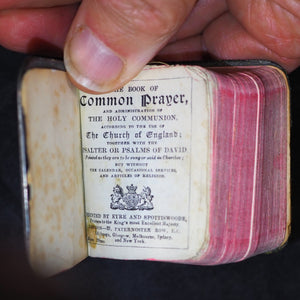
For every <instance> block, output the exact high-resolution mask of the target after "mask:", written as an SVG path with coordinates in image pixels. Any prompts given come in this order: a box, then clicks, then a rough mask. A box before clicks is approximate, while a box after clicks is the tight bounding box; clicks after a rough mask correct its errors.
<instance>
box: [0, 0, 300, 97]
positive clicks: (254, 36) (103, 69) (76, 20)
mask: <svg viewBox="0 0 300 300" xmlns="http://www.w3.org/2000/svg"><path fill="white" fill-rule="evenodd" d="M78 2H79V1H78V0H44V1H41V0H2V1H1V3H0V44H2V45H3V46H5V47H7V48H10V49H12V50H16V51H22V52H31V53H39V54H40V53H42V54H43V53H45V52H46V53H47V54H50V55H54V54H57V53H59V52H62V50H63V49H64V58H65V65H66V68H67V71H68V73H69V75H70V77H71V79H72V81H73V82H74V83H75V84H76V85H77V86H78V87H81V88H82V89H84V90H88V91H94V92H107V91H110V90H113V89H116V88H118V87H120V86H122V85H124V84H125V83H126V82H128V81H129V80H130V79H132V78H133V77H134V76H135V75H136V74H137V73H138V72H139V71H140V70H141V69H142V68H143V66H144V65H145V64H146V63H147V62H148V61H150V60H151V59H152V58H153V57H154V56H157V58H159V59H161V60H173V61H174V60H180V61H183V60H185V61H186V60H201V59H202V58H203V56H210V57H212V58H214V59H255V58H259V59H269V60H272V61H275V62H277V63H279V64H280V65H282V66H283V67H284V68H286V69H287V71H292V70H293V69H295V68H296V67H298V66H299V64H300V2H299V0H284V1H276V0H273V1H271V0H269V1H254V0H227V1H226V0H199V1H198V2H197V3H196V4H195V0H161V1H158V0H149V1H141V0H123V1H120V0H94V1H91V0H83V1H82V3H81V5H80V6H79V3H78Z"/></svg>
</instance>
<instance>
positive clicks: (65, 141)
mask: <svg viewBox="0 0 300 300" xmlns="http://www.w3.org/2000/svg"><path fill="white" fill-rule="evenodd" d="M47 64H48V65H47ZM233 65H235V63H233ZM49 66H51V63H50V62H49V61H48V62H46V63H45V61H43V60H42V61H38V62H35V63H33V64H31V66H30V67H29V68H28V70H27V71H26V72H25V74H24V76H23V80H22V81H21V88H20V96H19V118H20V122H24V124H25V127H26V132H25V131H24V130H23V129H24V127H20V144H21V154H22V155H23V158H22V161H23V186H24V200H25V201H24V209H25V226H26V230H27V231H26V235H27V243H28V249H29V259H30V261H31V264H32V266H33V268H34V269H36V270H37V271H38V272H40V273H43V274H45V275H49V274H54V273H57V272H59V271H61V270H64V269H66V268H69V267H71V266H72V265H74V264H76V263H77V262H79V261H80V260H82V259H83V258H84V257H86V256H94V257H107V258H116V259H151V260H153V259H154V260H164V261H170V262H171V261H172V262H182V263H193V264H209V265H210V264H221V263H228V262H235V261H239V260H243V259H245V258H247V257H250V256H253V255H256V254H259V253H262V252H265V251H270V250H273V249H276V248H278V247H280V246H281V245H283V244H284V243H285V242H286V240H287V237H288V233H289V224H290V213H289V209H290V204H289V203H290V202H289V193H290V191H289V91H288V85H287V81H286V77H285V74H284V72H283V71H282V70H281V69H279V68H278V67H276V66H274V65H272V64H266V63H262V64H257V63H253V65H249V63H246V64H245V65H242V66H241V65H239V66H238V65H235V66H227V67H215V68H202V67H199V66H147V67H146V68H145V69H144V70H143V71H142V72H141V74H139V75H138V76H137V77H136V78H135V79H134V80H132V81H131V82H130V83H128V84H127V85H126V86H124V87H122V88H120V89H119V90H116V91H114V92H112V93H109V94H102V95H93V94H87V93H84V92H81V91H78V90H77V89H75V88H74V87H73V86H72V85H71V83H70V82H69V80H68V78H67V75H66V73H65V72H64V70H63V67H62V65H61V64H57V62H54V63H53V62H52V67H51V68H49ZM37 83H38V84H37ZM23 116H24V117H23ZM25 154H26V155H27V160H26V157H25ZM26 161H27V162H28V164H27V165H25V162H26ZM28 190H30V194H29V193H28Z"/></svg>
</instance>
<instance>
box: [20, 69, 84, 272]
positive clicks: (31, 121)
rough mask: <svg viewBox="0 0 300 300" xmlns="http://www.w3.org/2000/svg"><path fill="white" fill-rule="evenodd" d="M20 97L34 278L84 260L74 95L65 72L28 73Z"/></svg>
mask: <svg viewBox="0 0 300 300" xmlns="http://www.w3.org/2000/svg"><path fill="white" fill-rule="evenodd" d="M20 96H22V97H21V98H20V99H19V101H21V102H20V104H22V112H23V116H24V119H23V122H24V124H20V126H21V125H22V126H25V128H24V129H25V132H24V133H25V134H26V149H22V150H21V151H22V152H23V151H24V152H25V153H24V154H25V155H26V158H27V160H26V162H25V161H23V163H24V164H25V163H26V165H27V166H26V168H27V174H24V175H25V177H26V181H27V184H28V187H29V191H30V193H29V195H28V196H29V203H28V206H29V210H28V213H29V216H25V217H29V221H30V230H29V236H27V237H26V238H27V242H28V248H29V249H28V255H29V261H30V264H31V266H32V268H33V269H34V270H35V271H36V272H37V273H39V274H42V275H44V276H50V275H53V274H55V273H58V272H61V271H63V270H66V269H68V268H70V267H72V266H74V265H75V264H76V263H78V262H80V261H81V260H83V259H84V258H85V257H86V256H87V245H86V236H85V222H84V203H83V185H82V164H81V153H80V118H79V105H78V101H77V100H78V98H77V91H76V89H75V88H74V87H73V86H72V85H71V84H70V82H69V81H68V78H67V75H66V73H65V72H63V71H59V70H53V69H51V70H50V69H45V68H34V69H30V70H27V72H26V73H25V75H24V78H23V80H22V88H21V94H20ZM27 184H26V185H27ZM26 190H27V186H26ZM25 213H27V211H25Z"/></svg>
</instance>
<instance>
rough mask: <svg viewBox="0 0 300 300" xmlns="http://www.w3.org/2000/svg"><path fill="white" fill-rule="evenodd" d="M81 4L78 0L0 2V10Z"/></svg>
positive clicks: (9, 0) (2, 0)
mask: <svg viewBox="0 0 300 300" xmlns="http://www.w3.org/2000/svg"><path fill="white" fill-rule="evenodd" d="M78 2H81V1H80V0H1V2H0V10H3V9H15V8H33V7H55V6H65V5H69V4H73V3H78Z"/></svg>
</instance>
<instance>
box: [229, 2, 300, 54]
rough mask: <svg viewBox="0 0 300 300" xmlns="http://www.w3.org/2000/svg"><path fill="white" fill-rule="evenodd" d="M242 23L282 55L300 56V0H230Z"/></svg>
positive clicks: (230, 5)
mask: <svg viewBox="0 0 300 300" xmlns="http://www.w3.org/2000/svg"><path fill="white" fill-rule="evenodd" d="M228 2H229V9H230V11H231V13H232V14H233V16H235V17H236V18H237V20H238V22H239V23H240V24H241V25H242V26H243V27H244V28H245V30H246V31H247V32H249V34H250V35H251V36H252V37H253V38H254V39H256V40H257V41H258V42H260V43H261V44H263V45H264V46H266V47H267V48H268V49H270V50H271V51H272V52H274V53H275V54H277V55H278V56H282V57H284V58H289V59H293V58H299V57H300V1H299V0H281V1H279V0H277V1H272V0H268V1H253V0H247V1H245V0H234V1H232V0H231V1H228Z"/></svg>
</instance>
